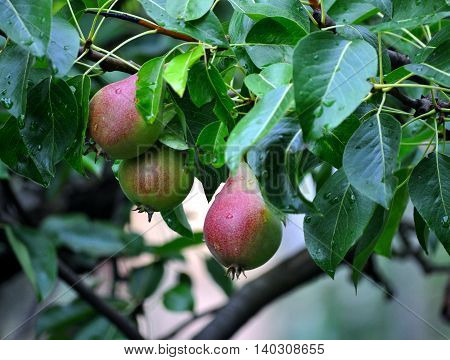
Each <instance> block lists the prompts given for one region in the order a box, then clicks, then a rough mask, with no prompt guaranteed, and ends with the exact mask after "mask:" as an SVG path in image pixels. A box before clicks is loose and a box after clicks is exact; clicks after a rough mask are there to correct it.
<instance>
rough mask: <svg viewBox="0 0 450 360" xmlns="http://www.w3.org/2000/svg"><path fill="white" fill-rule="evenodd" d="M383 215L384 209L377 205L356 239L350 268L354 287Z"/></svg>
mask: <svg viewBox="0 0 450 360" xmlns="http://www.w3.org/2000/svg"><path fill="white" fill-rule="evenodd" d="M385 216H386V210H385V209H384V208H383V207H382V206H377V207H376V209H375V212H374V213H373V216H372V219H370V222H369V224H368V225H367V227H366V229H365V230H364V233H363V234H362V236H361V237H360V238H359V239H358V243H357V244H356V247H355V254H354V255H353V269H352V270H353V272H352V280H353V284H354V285H355V288H357V286H358V282H359V279H360V278H361V275H362V271H363V270H364V267H365V266H366V264H367V260H369V257H370V255H372V253H373V250H374V248H375V245H376V244H377V242H378V239H379V236H380V234H381V233H382V231H383V228H384V220H385Z"/></svg>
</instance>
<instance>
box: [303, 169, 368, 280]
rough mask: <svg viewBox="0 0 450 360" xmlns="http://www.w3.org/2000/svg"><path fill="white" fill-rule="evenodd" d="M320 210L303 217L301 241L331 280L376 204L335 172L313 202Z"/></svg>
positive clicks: (343, 175)
mask: <svg viewBox="0 0 450 360" xmlns="http://www.w3.org/2000/svg"><path fill="white" fill-rule="evenodd" d="M314 204H315V205H316V207H317V208H318V210H319V211H320V214H317V215H312V216H311V215H308V216H306V217H305V222H304V231H305V242H306V247H307V249H308V252H309V254H310V255H311V257H312V258H313V260H314V261H315V262H316V264H317V265H318V266H319V267H320V268H321V269H322V270H324V271H325V272H326V273H327V274H328V275H330V276H331V277H334V273H335V270H336V267H337V266H338V265H339V263H340V262H341V261H342V260H343V259H344V257H345V255H346V254H347V252H348V250H349V249H350V248H351V247H352V246H353V245H354V244H355V242H356V241H357V240H358V239H359V238H360V237H361V236H362V234H363V232H364V230H365V229H366V227H367V225H368V224H369V221H370V219H371V218H372V215H373V212H374V210H375V207H376V204H375V203H374V202H373V201H371V200H370V199H368V198H367V197H365V196H364V195H363V194H361V193H360V192H359V191H358V190H356V189H354V188H353V187H352V186H351V185H350V183H349V181H348V180H347V178H346V176H345V173H344V171H343V170H342V169H341V170H338V171H337V172H336V173H334V174H333V175H332V176H331V177H330V178H329V179H328V180H327V182H326V183H325V184H324V185H323V186H322V188H321V189H320V190H319V192H318V193H317V195H316V198H315V199H314Z"/></svg>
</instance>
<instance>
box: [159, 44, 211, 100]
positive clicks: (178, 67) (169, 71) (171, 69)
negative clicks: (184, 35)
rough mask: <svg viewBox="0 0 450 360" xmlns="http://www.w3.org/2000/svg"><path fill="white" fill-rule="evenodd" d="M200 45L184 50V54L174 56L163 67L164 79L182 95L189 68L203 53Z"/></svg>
mask: <svg viewBox="0 0 450 360" xmlns="http://www.w3.org/2000/svg"><path fill="white" fill-rule="evenodd" d="M204 53H205V52H204V50H203V47H202V46H201V45H198V46H196V47H194V48H192V49H191V50H189V51H186V52H185V53H184V54H181V55H178V56H176V57H174V58H173V59H172V60H171V61H170V62H169V63H168V64H167V65H166V68H165V69H164V79H165V80H166V81H167V82H168V83H169V85H170V86H172V88H173V89H174V90H175V92H176V93H177V94H178V95H179V96H180V97H183V94H184V90H185V89H186V83H187V79H188V73H189V69H190V68H191V67H192V66H193V65H194V64H195V62H196V61H197V60H198V59H200V58H201V57H202V56H203V55H204Z"/></svg>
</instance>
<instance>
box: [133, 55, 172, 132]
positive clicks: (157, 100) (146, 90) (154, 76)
mask: <svg viewBox="0 0 450 360" xmlns="http://www.w3.org/2000/svg"><path fill="white" fill-rule="evenodd" d="M164 62H165V57H163V56H162V57H157V58H154V59H151V60H149V61H147V62H146V63H145V64H144V65H142V67H141V69H140V70H139V72H138V80H137V82H136V99H137V102H136V108H137V110H138V112H139V113H140V114H141V116H142V117H143V118H144V119H145V120H146V121H147V122H149V123H150V124H153V123H154V122H155V121H156V120H157V118H158V115H159V113H160V111H161V105H162V101H163V92H164V81H163V67H164Z"/></svg>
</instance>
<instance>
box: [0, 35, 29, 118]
mask: <svg viewBox="0 0 450 360" xmlns="http://www.w3.org/2000/svg"><path fill="white" fill-rule="evenodd" d="M31 64H32V57H31V56H30V53H29V52H27V51H25V50H23V49H22V48H21V47H19V46H18V45H16V44H13V43H9V44H7V45H6V47H5V48H4V49H3V51H2V52H1V53H0V106H1V107H3V108H4V109H6V110H7V111H8V112H9V113H10V114H11V115H13V116H14V117H16V118H18V117H20V116H25V115H24V114H25V109H26V105H27V79H28V74H29V71H30V68H31Z"/></svg>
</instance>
